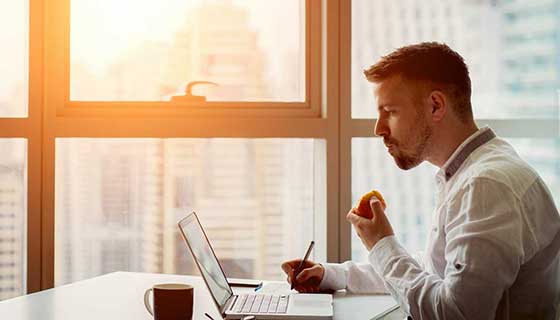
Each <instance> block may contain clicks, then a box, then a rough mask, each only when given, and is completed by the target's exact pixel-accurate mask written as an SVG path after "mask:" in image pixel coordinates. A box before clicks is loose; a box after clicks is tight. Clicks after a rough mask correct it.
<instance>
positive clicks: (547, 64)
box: [352, 0, 560, 118]
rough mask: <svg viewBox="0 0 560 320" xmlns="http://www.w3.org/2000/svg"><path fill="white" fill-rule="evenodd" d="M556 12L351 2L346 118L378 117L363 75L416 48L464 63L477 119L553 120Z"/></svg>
mask: <svg viewBox="0 0 560 320" xmlns="http://www.w3.org/2000/svg"><path fill="white" fill-rule="evenodd" d="M559 11H560V4H559V2H558V1H549V0H538V1H535V0H514V1H467V0H451V1H445V2H442V1H440V0H427V1H402V0H401V1H384V0H354V1H352V117H354V118H374V117H376V116H377V115H376V109H375V108H374V103H375V101H374V98H373V90H372V86H371V85H370V84H369V83H368V82H367V80H366V79H365V78H364V76H363V73H362V70H364V69H366V68H368V67H369V66H370V65H372V64H374V63H375V62H377V60H378V59H379V58H380V57H381V56H382V55H386V54H388V53H390V52H391V51H393V50H394V49H396V48H398V47H401V46H404V45H408V44H413V43H418V42H422V41H440V42H445V43H447V44H448V45H449V46H450V47H451V48H453V49H454V50H456V51H457V52H459V54H461V55H462V56H463V57H464V58H465V60H466V62H467V64H468V66H469V69H470V73H471V80H472V86H473V95H472V102H473V108H474V115H475V117H476V118H522V117H528V118H550V117H553V116H558V100H559V98H558V89H559V88H560V64H559V63H558V57H559V56H560V28H558V26H559V25H560V15H559V14H558V12H559Z"/></svg>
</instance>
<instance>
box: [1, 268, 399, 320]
mask: <svg viewBox="0 0 560 320" xmlns="http://www.w3.org/2000/svg"><path fill="white" fill-rule="evenodd" d="M172 282H174V283H187V284H190V285H192V286H193V287H195V290H194V293H195V297H194V302H195V303H194V304H195V306H194V312H193V319H194V320H207V318H206V317H205V316H204V313H205V312H207V313H209V314H210V315H211V316H212V317H213V318H214V319H216V320H218V319H221V317H220V316H219V313H218V311H217V309H216V307H215V305H214V302H213V301H212V298H211V297H210V293H209V292H208V290H207V288H206V285H205V284H204V282H203V280H202V278H200V277H196V276H179V275H166V274H151V273H133V272H114V273H110V274H106V275H103V276H100V277H96V278H92V279H88V280H84V281H79V282H75V283H73V284H69V285H65V286H60V287H56V288H54V289H49V290H45V291H41V292H38V293H34V294H30V295H26V296H21V297H17V298H13V299H9V300H5V301H2V302H0V318H1V319H12V320H17V319H21V320H37V319H41V320H54V319H56V320H76V319H80V320H90V319H91V320H94V319H95V320H99V319H106V320H113V319H114V320H117V319H118V320H127V319H131V320H132V319H134V320H150V319H152V318H151V317H150V315H149V314H148V312H147V311H146V309H145V307H144V300H143V297H144V291H145V290H146V289H147V288H149V287H151V286H152V285H153V284H156V283H172ZM242 290H250V289H240V290H239V291H237V290H235V291H236V292H241V291H242ZM387 301H393V300H392V298H391V297H390V296H365V295H362V296H359V295H348V294H346V293H345V292H338V293H336V294H335V296H334V314H335V316H334V319H335V320H341V319H353V320H359V319H371V317H372V316H374V315H375V314H376V313H378V311H379V310H376V305H377V304H379V303H384V302H387ZM392 314H393V315H392V316H389V318H391V319H393V318H395V312H393V313H392ZM396 316H397V317H400V315H396ZM401 319H402V318H401Z"/></svg>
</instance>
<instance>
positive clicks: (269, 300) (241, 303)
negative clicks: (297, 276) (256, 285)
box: [233, 294, 289, 314]
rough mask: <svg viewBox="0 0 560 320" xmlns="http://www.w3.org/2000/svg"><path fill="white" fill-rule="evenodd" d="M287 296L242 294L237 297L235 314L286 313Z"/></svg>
mask: <svg viewBox="0 0 560 320" xmlns="http://www.w3.org/2000/svg"><path fill="white" fill-rule="evenodd" d="M288 297H289V296H287V295H267V294H242V295H239V296H238V298H237V299H238V301H237V303H236V304H235V307H234V309H233V311H234V312H235V313H242V314H246V313H286V311H287V310H288Z"/></svg>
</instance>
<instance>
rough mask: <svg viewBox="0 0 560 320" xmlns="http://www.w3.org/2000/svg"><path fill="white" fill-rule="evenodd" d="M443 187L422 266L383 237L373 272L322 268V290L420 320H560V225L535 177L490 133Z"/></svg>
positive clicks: (467, 145) (462, 151)
mask: <svg viewBox="0 0 560 320" xmlns="http://www.w3.org/2000/svg"><path fill="white" fill-rule="evenodd" d="M436 183H437V201H436V208H435V215H434V218H433V224H432V225H433V227H432V230H431V232H430V234H429V239H428V243H427V247H426V255H425V256H423V257H422V259H419V258H416V259H415V258H413V257H412V256H411V255H410V254H409V253H408V252H407V251H406V250H405V249H404V248H403V247H402V246H401V245H400V244H399V243H398V242H397V239H396V238H395V236H389V237H385V238H383V239H381V240H380V241H379V242H378V243H377V244H376V245H375V246H374V247H373V248H372V249H371V251H370V252H369V256H368V260H369V263H363V264H358V263H354V262H351V261H348V262H345V263H343V264H324V267H325V276H324V278H323V281H322V282H321V287H322V288H329V289H335V290H338V289H346V290H348V291H350V292H356V293H382V292H389V293H390V294H391V295H392V296H393V297H394V298H395V299H396V300H397V301H398V302H399V304H400V306H401V308H402V310H403V311H404V312H405V313H406V314H408V315H410V316H411V317H412V318H413V319H417V320H418V319H556V317H557V316H558V315H559V314H560V313H559V312H558V303H559V302H560V264H559V263H560V260H559V253H560V232H559V231H560V216H559V214H558V211H557V209H556V207H555V205H554V201H553V199H552V196H551V194H550V191H549V190H548V188H547V187H546V185H545V184H544V182H543V181H542V180H541V178H540V177H539V176H538V174H537V173H536V172H535V171H534V170H533V169H532V168H531V167H530V166H529V165H528V164H527V163H526V162H525V161H523V160H522V159H521V158H520V157H519V156H518V155H517V153H516V152H515V151H514V149H513V148H512V147H511V145H510V144H508V143H507V142H506V141H504V140H502V139H500V138H497V137H495V135H494V133H493V132H492V130H491V129H489V128H483V129H480V130H479V131H477V132H476V133H475V134H473V135H472V136H470V137H469V138H468V139H467V140H465V141H464V142H463V143H462V144H461V145H460V146H459V147H458V148H457V150H455V152H454V153H453V154H452V155H451V157H450V158H449V160H448V161H447V162H446V164H445V165H444V166H443V167H442V168H441V169H440V170H439V171H438V173H437V175H436ZM390 208H391V204H390V203H389V207H388V211H390ZM411 214H412V213H411ZM388 217H389V218H390V217H391V216H390V214H389V215H388Z"/></svg>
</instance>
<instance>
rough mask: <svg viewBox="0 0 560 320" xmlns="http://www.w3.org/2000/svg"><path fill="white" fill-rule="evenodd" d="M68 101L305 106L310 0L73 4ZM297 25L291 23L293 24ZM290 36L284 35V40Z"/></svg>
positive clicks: (84, 0) (88, 0) (89, 0)
mask: <svg viewBox="0 0 560 320" xmlns="http://www.w3.org/2000/svg"><path fill="white" fill-rule="evenodd" d="M70 14H71V16H70V18H71V24H70V30H71V31H70V61H71V65H70V100H75V101H169V100H171V97H172V96H174V95H184V94H185V92H184V90H185V86H186V84H188V83H189V82H192V81H210V82H214V83H216V85H215V86H200V88H195V89H194V90H196V92H194V93H193V94H195V95H204V96H206V97H207V99H208V101H277V102H304V101H305V100H306V96H305V89H306V85H305V68H306V61H305V54H306V47H305V43H306V42H305V40H306V39H305V23H306V21H305V1H301V0H290V1H267V2H263V1H255V0H252V1H247V0H242V1H240V0H234V1H192V0H191V1H178V0H167V1H161V2H150V1H134V0H130V1H118V2H115V1H96V0H72V1H71V13H70ZM288 20H289V21H290V23H285V21H288ZM279 39H282V41H278V40H279Z"/></svg>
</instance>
